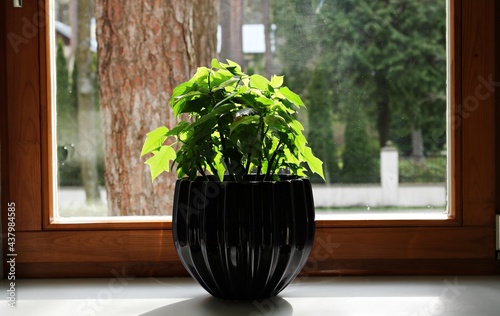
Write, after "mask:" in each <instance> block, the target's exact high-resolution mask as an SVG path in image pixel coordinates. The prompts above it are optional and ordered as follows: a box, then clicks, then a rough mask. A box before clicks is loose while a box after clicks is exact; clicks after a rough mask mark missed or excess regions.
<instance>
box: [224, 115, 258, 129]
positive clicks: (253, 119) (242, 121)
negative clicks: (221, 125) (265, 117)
mask: <svg viewBox="0 0 500 316" xmlns="http://www.w3.org/2000/svg"><path fill="white" fill-rule="evenodd" d="M259 119H260V116H258V115H249V116H243V117H241V116H240V117H238V118H236V119H235V123H234V124H232V125H231V129H230V131H231V133H232V132H233V131H234V130H235V129H237V128H238V127H239V126H241V125H248V124H252V123H255V124H258V123H259Z"/></svg>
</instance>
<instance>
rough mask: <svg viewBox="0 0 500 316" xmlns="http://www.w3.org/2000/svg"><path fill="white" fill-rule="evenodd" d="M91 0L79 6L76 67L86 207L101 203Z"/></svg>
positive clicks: (79, 148) (79, 138) (81, 2)
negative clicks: (91, 33) (91, 42)
mask: <svg viewBox="0 0 500 316" xmlns="http://www.w3.org/2000/svg"><path fill="white" fill-rule="evenodd" d="M91 1H92V0H80V1H79V2H78V14H77V16H78V18H77V27H78V32H77V33H78V34H77V42H76V64H77V67H78V88H77V89H78V93H77V98H78V102H77V103H78V144H77V149H76V150H77V153H78V156H79V157H80V159H81V172H82V182H83V188H84V190H85V198H86V202H87V203H96V202H99V201H100V200H101V198H100V194H99V189H98V175H97V146H98V145H99V141H98V139H97V133H96V119H95V109H94V102H93V95H94V87H93V85H92V69H91V66H92V53H91V51H90V16H91V12H92V3H91Z"/></svg>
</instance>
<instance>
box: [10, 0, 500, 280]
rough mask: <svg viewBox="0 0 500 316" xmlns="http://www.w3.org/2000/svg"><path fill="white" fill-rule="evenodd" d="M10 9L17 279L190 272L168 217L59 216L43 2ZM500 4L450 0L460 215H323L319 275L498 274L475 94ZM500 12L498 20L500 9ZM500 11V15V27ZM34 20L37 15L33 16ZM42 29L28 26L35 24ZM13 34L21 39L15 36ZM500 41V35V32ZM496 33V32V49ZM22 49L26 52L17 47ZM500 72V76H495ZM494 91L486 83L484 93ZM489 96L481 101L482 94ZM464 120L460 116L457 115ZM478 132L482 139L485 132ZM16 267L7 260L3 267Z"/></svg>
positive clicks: (489, 172)
mask: <svg viewBox="0 0 500 316" xmlns="http://www.w3.org/2000/svg"><path fill="white" fill-rule="evenodd" d="M1 5H3V10H1V12H0V21H4V22H0V24H1V25H0V33H1V34H0V52H1V53H2V54H1V56H5V57H2V60H1V61H0V100H1V101H0V102H1V103H0V106H1V107H0V122H1V126H0V137H1V189H2V190H1V200H2V202H1V203H2V205H1V209H2V232H3V235H2V236H3V258H4V260H5V259H6V258H7V249H8V248H7V239H6V229H7V203H9V202H14V203H16V253H17V254H18V256H17V257H16V274H17V275H16V276H17V277H111V276H116V273H119V274H120V275H133V276H185V275H187V272H186V271H185V270H184V268H183V267H182V265H181V263H180V261H179V259H178V258H177V255H176V254H175V249H174V245H173V240H172V231H171V223H170V222H165V221H162V220H156V221H140V222H135V223H131V222H113V223H89V222H85V221H82V222H80V223H71V224H69V223H58V222H57V220H55V219H54V218H52V217H51V212H50V210H51V208H52V200H51V198H50V197H51V196H52V193H53V192H52V186H51V185H50V181H51V176H50V175H51V174H52V169H51V168H52V163H51V162H52V159H51V157H50V155H51V152H50V150H49V149H50V148H51V145H52V143H51V142H52V137H51V127H50V117H51V116H50V99H51V95H50V89H49V82H50V81H49V78H50V69H49V68H47V65H48V54H47V47H48V42H47V41H48V39H47V34H48V28H47V25H46V24H45V23H44V14H45V13H44V12H46V9H47V6H48V3H46V1H45V0H39V1H38V2H36V3H35V2H34V1H33V2H31V1H30V2H25V3H24V6H23V8H22V9H15V8H12V5H11V3H10V2H9V1H5V2H3V3H2V4H1ZM499 11H500V4H495V1H494V0H479V1H474V2H472V1H467V0H450V11H449V16H450V19H451V21H452V23H450V27H451V30H450V34H451V36H450V45H449V48H450V52H449V55H450V61H449V65H450V67H451V68H450V74H451V76H450V81H449V82H450V98H451V99H450V104H451V109H450V112H451V117H452V118H455V119H452V121H451V123H452V127H451V133H452V137H451V142H450V147H451V149H450V152H451V157H452V159H451V172H450V177H451V186H450V191H451V192H453V194H452V200H451V201H450V202H451V205H452V208H451V213H452V214H451V216H450V217H449V218H448V219H447V220H389V221H388V220H362V221H358V220H356V221H354V220H347V221H337V220H334V221H323V220H321V221H316V227H317V229H316V239H315V244H314V247H313V250H312V253H311V256H310V257H309V260H308V263H307V264H306V266H305V267H304V269H303V270H302V273H303V274H309V275H345V274H487V273H488V274H491V273H500V264H499V261H498V260H497V259H496V253H495V222H494V220H495V213H496V210H498V209H499V207H498V201H497V200H496V199H495V193H498V192H500V189H499V183H500V180H499V177H498V176H497V173H496V168H495V161H498V156H499V155H498V154H499V153H500V152H499V150H500V149H499V147H500V146H498V144H496V143H495V136H496V135H497V136H498V135H500V132H499V128H498V127H497V126H495V118H497V119H498V118H500V114H499V112H500V111H495V103H496V105H499V103H500V102H499V100H498V99H499V98H498V97H496V96H495V93H494V91H493V92H491V97H488V98H485V99H484V100H483V98H476V99H475V100H478V102H479V103H478V104H479V105H478V106H477V108H471V107H468V106H469V105H470V104H465V105H464V107H462V106H461V104H463V101H467V100H469V101H470V99H467V98H468V97H469V96H471V97H474V96H476V95H478V89H479V88H478V87H481V86H480V81H478V78H479V77H480V76H482V77H483V78H486V79H487V78H488V76H490V75H492V76H493V72H492V71H493V69H495V71H496V74H495V75H494V76H493V81H495V82H498V81H499V80H500V74H499V68H500V67H499V62H498V60H495V53H496V55H498V53H499V52H500V51H499V47H498V46H499V44H498V42H499V41H498V39H499V37H500V34H498V33H499V32H496V33H495V29H498V28H499V26H498V23H499V22H498V21H499V20H500V18H499V17H500V14H499ZM495 17H496V18H495ZM495 21H496V23H497V25H496V28H495ZM30 22H31V23H30ZM29 24H31V26H32V27H33V26H34V27H35V28H34V29H35V31H31V32H30V31H26V30H28V26H27V25H29ZM12 34H14V35H20V36H22V42H21V43H22V44H19V45H17V46H16V47H15V45H13V44H12V42H11V40H12V36H11V35H12ZM495 39H496V41H495ZM495 42H497V44H496V47H495V44H494V43H495ZM15 48H17V50H16V49H15ZM495 78H496V79H495ZM484 91H486V90H481V93H484ZM479 99H481V100H479ZM456 118H458V119H456ZM478 140H479V141H478ZM6 275H7V267H6V266H5V265H4V276H6Z"/></svg>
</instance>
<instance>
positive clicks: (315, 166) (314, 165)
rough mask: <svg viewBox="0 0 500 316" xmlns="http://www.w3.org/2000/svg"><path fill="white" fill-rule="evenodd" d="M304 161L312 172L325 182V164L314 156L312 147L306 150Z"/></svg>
mask: <svg viewBox="0 0 500 316" xmlns="http://www.w3.org/2000/svg"><path fill="white" fill-rule="evenodd" d="M303 154H304V159H305V161H306V162H307V165H308V166H309V168H310V169H311V171H312V172H314V173H317V174H318V175H319V176H321V178H323V180H325V175H324V174H323V162H322V161H321V160H320V159H319V158H317V157H316V156H314V154H313V152H312V150H311V148H310V147H306V148H304V152H303Z"/></svg>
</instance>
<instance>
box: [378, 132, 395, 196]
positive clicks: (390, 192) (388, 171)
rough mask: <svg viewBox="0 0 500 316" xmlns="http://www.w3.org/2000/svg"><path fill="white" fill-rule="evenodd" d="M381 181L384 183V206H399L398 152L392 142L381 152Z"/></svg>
mask: <svg viewBox="0 0 500 316" xmlns="http://www.w3.org/2000/svg"><path fill="white" fill-rule="evenodd" d="M380 180H381V183H382V204H384V205H397V202H398V185H399V170H398V151H397V150H396V148H394V147H392V143H391V142H387V145H386V146H385V147H383V148H382V150H381V151H380Z"/></svg>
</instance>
